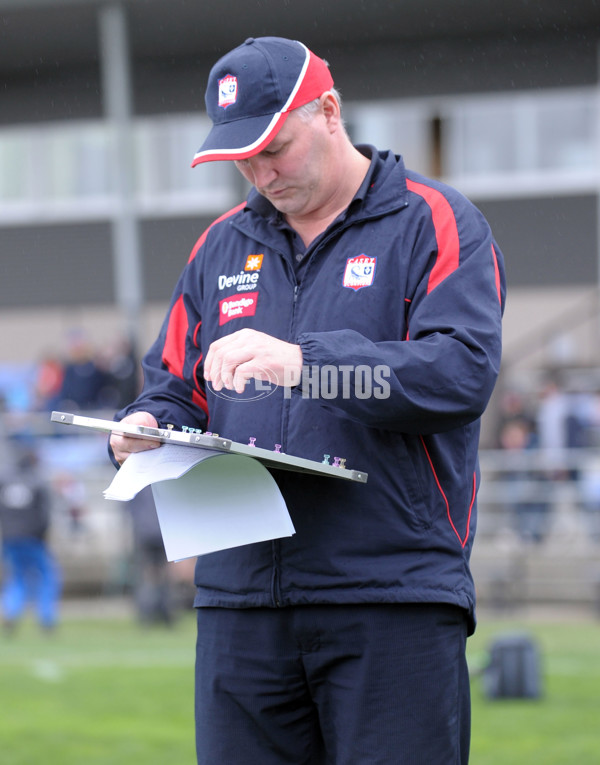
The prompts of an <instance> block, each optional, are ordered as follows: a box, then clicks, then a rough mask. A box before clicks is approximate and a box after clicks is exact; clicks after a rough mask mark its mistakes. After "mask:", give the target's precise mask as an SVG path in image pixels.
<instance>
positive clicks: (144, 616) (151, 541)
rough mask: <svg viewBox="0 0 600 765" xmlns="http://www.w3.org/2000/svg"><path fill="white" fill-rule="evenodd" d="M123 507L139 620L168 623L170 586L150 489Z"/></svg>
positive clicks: (171, 614)
mask: <svg viewBox="0 0 600 765" xmlns="http://www.w3.org/2000/svg"><path fill="white" fill-rule="evenodd" d="M125 506H126V507H127V510H128V512H129V513H130V515H131V520H132V529H133V567H134V571H133V585H134V599H135V605H136V610H137V615H138V619H139V620H140V622H142V623H144V624H155V623H163V624H171V623H172V622H173V618H174V593H173V583H172V580H171V576H170V574H171V571H170V568H169V562H168V561H167V556H166V554H165V548H164V545H163V541H162V535H161V532H160V525H159V523H158V516H157V515H156V507H155V505H154V497H153V496H152V489H151V488H150V487H149V486H147V487H146V488H145V489H143V490H142V491H141V492H139V494H137V495H136V496H135V497H134V498H133V499H132V500H130V501H129V502H126V503H125Z"/></svg>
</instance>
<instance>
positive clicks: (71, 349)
mask: <svg viewBox="0 0 600 765" xmlns="http://www.w3.org/2000/svg"><path fill="white" fill-rule="evenodd" d="M105 382H106V378H105V375H104V373H103V372H102V370H101V369H100V368H99V366H98V364H97V363H96V360H95V358H94V353H93V350H92V347H91V345H90V343H89V341H88V340H87V338H86V337H85V335H84V334H83V333H82V332H80V331H74V332H72V333H71V334H70V336H69V340H68V349H67V358H66V359H65V362H64V377H63V382H62V387H61V390H60V394H59V400H58V404H57V406H58V408H59V409H62V410H64V411H71V410H73V409H75V410H77V409H93V408H95V407H97V406H98V405H99V400H100V393H101V391H102V388H103V387H104V384H105Z"/></svg>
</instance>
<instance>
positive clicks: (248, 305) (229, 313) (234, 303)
mask: <svg viewBox="0 0 600 765" xmlns="http://www.w3.org/2000/svg"><path fill="white" fill-rule="evenodd" d="M257 300H258V292H246V293H245V294H244V295H239V294H238V295H231V297H226V298H223V300H220V301H219V326H222V325H223V324H227V322H228V321H231V320H232V319H241V318H243V317H244V316H254V314H255V313H256V301H257Z"/></svg>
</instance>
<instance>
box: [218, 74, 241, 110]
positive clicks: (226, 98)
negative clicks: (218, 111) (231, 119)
mask: <svg viewBox="0 0 600 765" xmlns="http://www.w3.org/2000/svg"><path fill="white" fill-rule="evenodd" d="M237 89H238V81H237V77H235V76H234V75H233V74H226V75H225V77H223V78H222V79H220V80H219V106H222V107H223V109H226V108H227V107H228V106H231V104H235V102H236V101H237Z"/></svg>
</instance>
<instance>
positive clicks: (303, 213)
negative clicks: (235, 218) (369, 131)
mask: <svg viewBox="0 0 600 765" xmlns="http://www.w3.org/2000/svg"><path fill="white" fill-rule="evenodd" d="M330 155H331V142H330V133H329V130H328V129H327V122H326V119H325V117H324V115H323V113H322V112H321V111H319V112H317V113H316V114H315V115H314V116H313V117H312V118H311V119H309V120H308V121H305V120H304V119H303V118H301V117H300V116H299V115H298V114H297V113H295V112H292V113H291V114H290V116H289V117H288V119H287V120H286V122H285V124H284V126H283V127H282V128H281V130H280V131H279V133H278V134H277V135H276V136H275V138H274V139H273V140H272V141H271V143H270V144H268V146H267V147H266V149H264V150H263V151H261V152H260V154H256V155H255V156H254V157H250V158H249V159H244V160H238V161H236V163H235V165H236V167H237V169H238V170H239V171H240V172H241V173H242V175H243V176H244V178H246V180H248V181H249V182H250V183H251V184H252V185H253V186H255V187H256V190H257V191H258V192H259V193H260V194H262V195H263V196H264V197H266V198H267V199H268V200H269V201H270V202H271V204H272V205H273V206H274V207H275V208H276V209H277V210H279V211H280V212H282V213H284V214H285V215H287V216H289V217H290V218H298V217H307V216H308V217H310V215H311V214H312V213H315V212H316V211H317V210H318V209H320V208H321V206H322V205H323V204H324V203H325V202H326V200H327V197H328V191H329V189H328V184H327V179H328V177H329V175H330V174H329V172H328V168H329V162H330V161H331V159H330Z"/></svg>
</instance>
